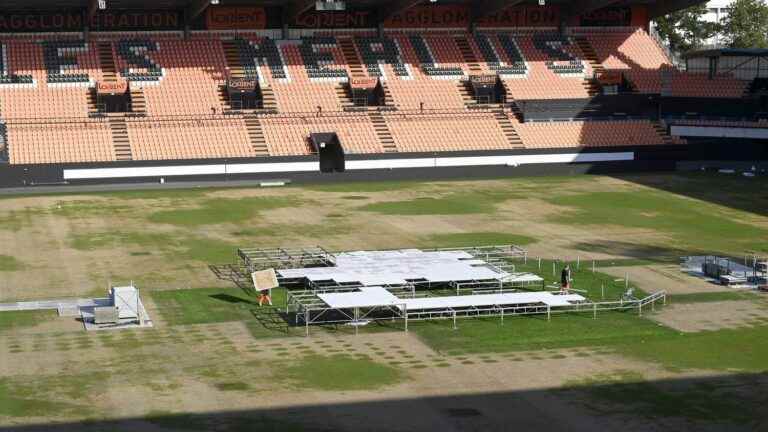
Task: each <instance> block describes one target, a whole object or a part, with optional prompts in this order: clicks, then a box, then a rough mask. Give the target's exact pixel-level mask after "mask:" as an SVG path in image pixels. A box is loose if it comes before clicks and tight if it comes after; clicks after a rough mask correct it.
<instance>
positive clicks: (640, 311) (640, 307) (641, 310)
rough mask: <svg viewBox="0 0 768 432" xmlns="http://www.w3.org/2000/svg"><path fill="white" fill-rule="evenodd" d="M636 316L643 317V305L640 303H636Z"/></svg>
mask: <svg viewBox="0 0 768 432" xmlns="http://www.w3.org/2000/svg"><path fill="white" fill-rule="evenodd" d="M637 314H638V315H640V316H642V315H643V304H642V303H638V304H637Z"/></svg>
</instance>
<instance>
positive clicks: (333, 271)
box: [277, 249, 510, 286]
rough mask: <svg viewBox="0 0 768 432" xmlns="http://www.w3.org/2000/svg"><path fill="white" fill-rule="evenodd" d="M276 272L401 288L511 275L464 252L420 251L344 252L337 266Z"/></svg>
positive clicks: (340, 281) (290, 276) (337, 260)
mask: <svg viewBox="0 0 768 432" xmlns="http://www.w3.org/2000/svg"><path fill="white" fill-rule="evenodd" d="M277 273H278V274H279V275H280V276H281V277H283V278H307V279H309V280H311V281H323V280H332V281H335V282H337V283H351V282H359V283H360V284H362V285H368V286H372V285H400V284H405V283H406V282H407V280H414V279H426V280H428V281H431V282H449V281H462V280H489V279H503V278H505V277H508V276H510V274H509V273H507V272H505V271H502V270H499V269H496V268H494V267H492V266H490V265H488V264H487V263H486V262H485V261H483V260H478V259H476V258H474V257H473V256H472V255H470V254H469V253H467V252H464V251H428V252H425V251H421V250H418V249H403V250H395V251H359V252H344V253H340V254H338V255H336V265H335V266H332V267H311V268H297V269H282V270H277Z"/></svg>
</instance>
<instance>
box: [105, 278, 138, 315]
mask: <svg viewBox="0 0 768 432" xmlns="http://www.w3.org/2000/svg"><path fill="white" fill-rule="evenodd" d="M109 297H110V300H112V304H113V305H114V306H115V307H116V308H117V311H118V318H120V319H132V318H133V319H139V315H140V312H141V300H139V290H138V289H136V287H134V286H132V285H131V286H122V287H112V289H111V290H110V291H109Z"/></svg>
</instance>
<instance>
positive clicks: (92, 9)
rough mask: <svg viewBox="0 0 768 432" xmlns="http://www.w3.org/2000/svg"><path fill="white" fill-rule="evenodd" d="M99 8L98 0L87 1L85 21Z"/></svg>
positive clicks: (88, 20) (89, 19) (91, 17)
mask: <svg viewBox="0 0 768 432" xmlns="http://www.w3.org/2000/svg"><path fill="white" fill-rule="evenodd" d="M98 10H99V0H90V1H89V2H88V13H87V14H86V18H87V20H86V22H91V20H92V19H93V16H94V15H96V12H97V11H98Z"/></svg>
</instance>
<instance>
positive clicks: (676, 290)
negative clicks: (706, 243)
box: [599, 264, 729, 294]
mask: <svg viewBox="0 0 768 432" xmlns="http://www.w3.org/2000/svg"><path fill="white" fill-rule="evenodd" d="M599 270H600V271H601V272H603V273H608V274H609V275H612V276H615V277H617V278H624V277H626V276H627V275H628V276H629V280H630V281H632V282H634V283H635V284H637V286H639V287H640V288H642V289H643V290H644V291H646V292H656V291H662V290H664V291H666V292H667V294H691V293H705V292H718V291H728V290H729V288H727V287H723V286H722V285H717V284H713V283H710V282H707V281H706V280H704V279H702V278H698V277H695V276H691V275H689V274H685V273H683V272H681V271H680V267H679V266H677V265H672V264H669V265H668V264H655V265H648V266H631V267H605V268H601V269H599Z"/></svg>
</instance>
